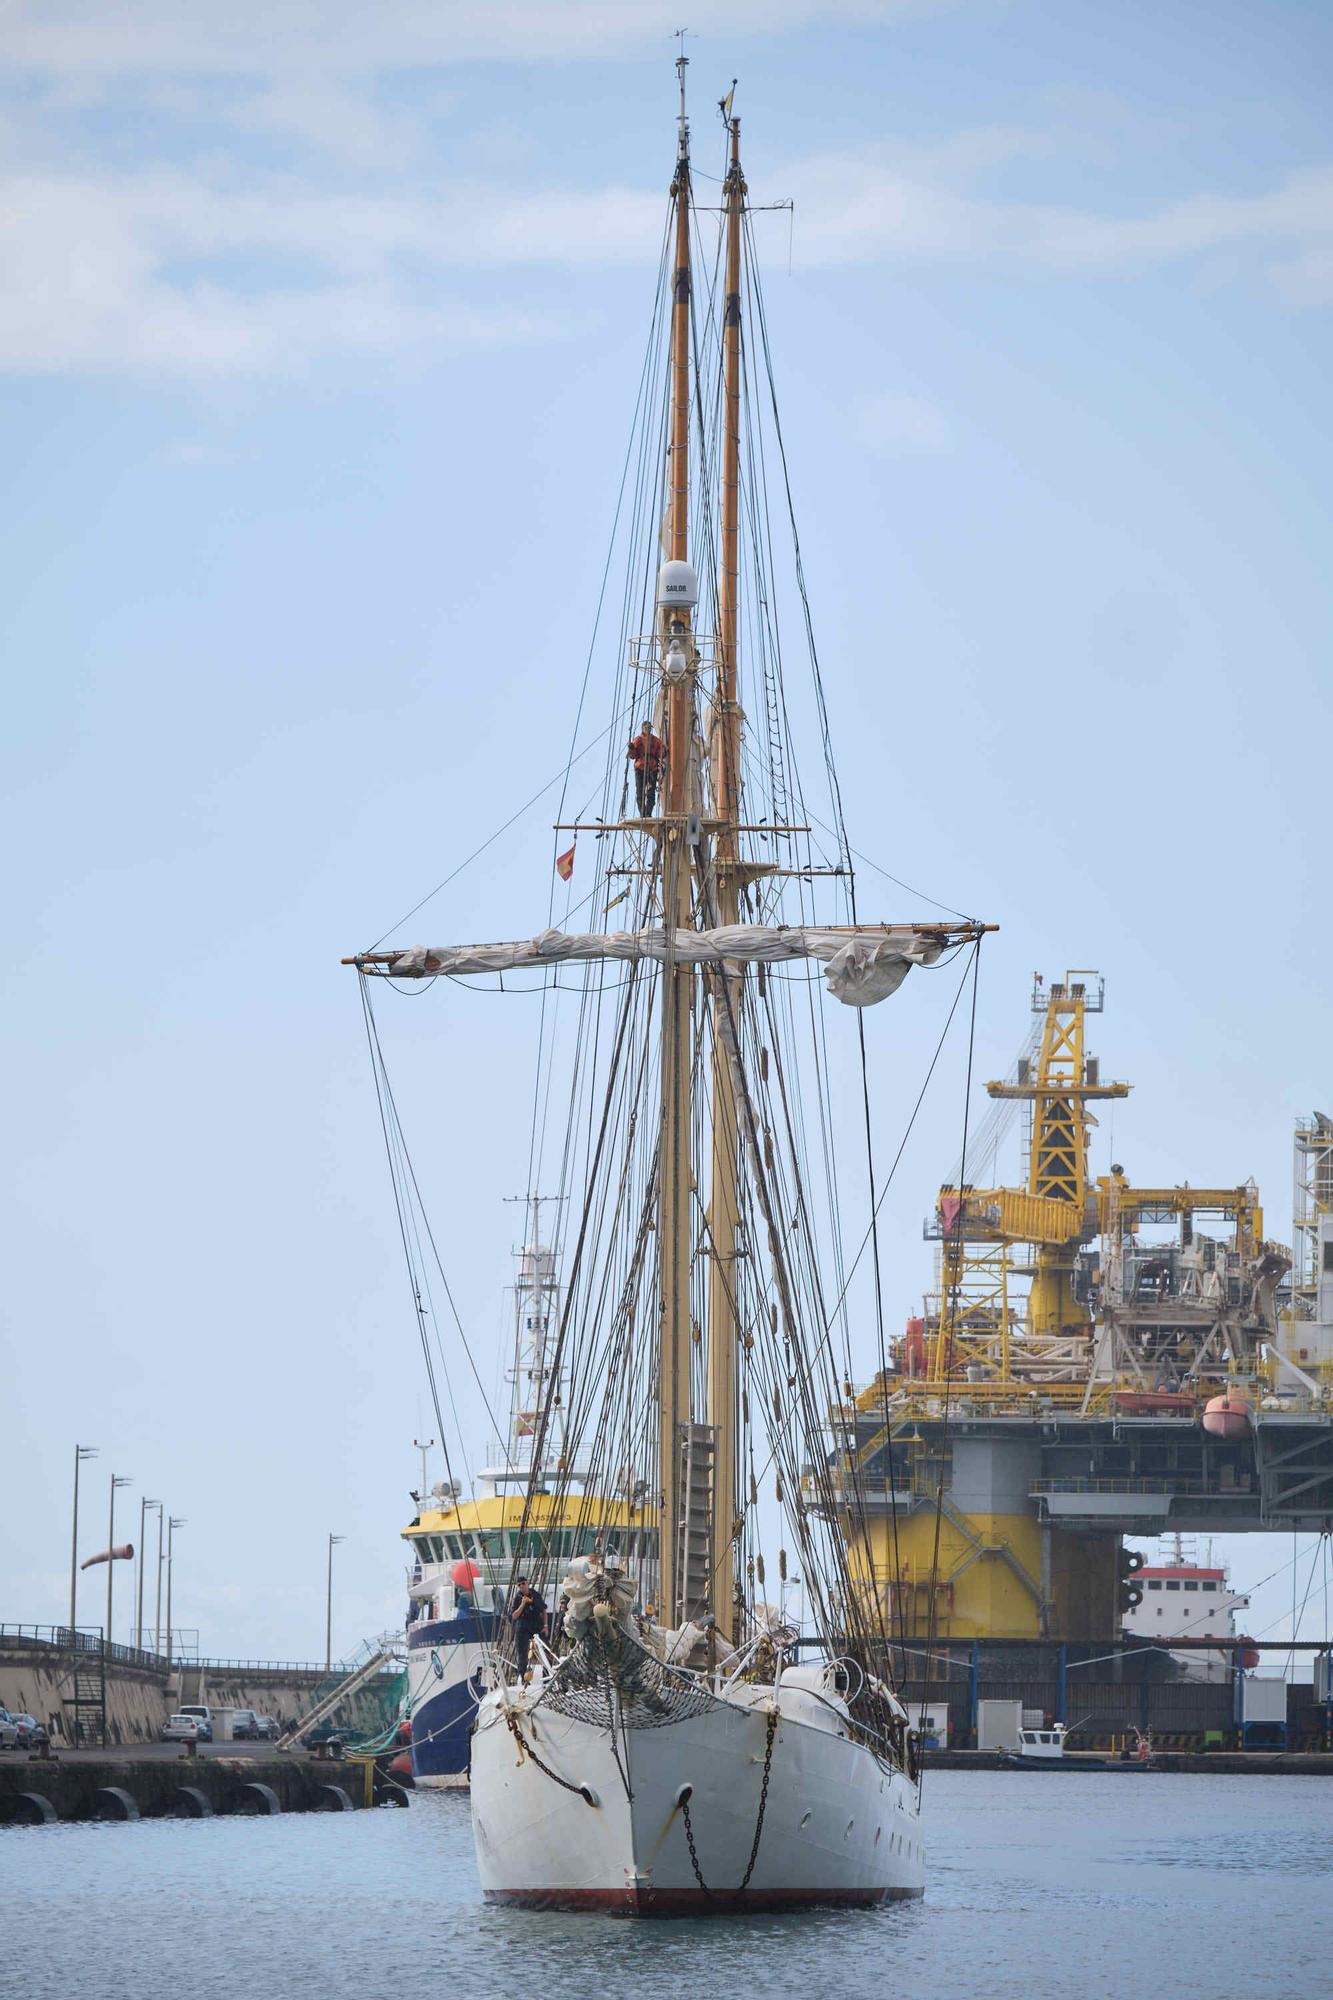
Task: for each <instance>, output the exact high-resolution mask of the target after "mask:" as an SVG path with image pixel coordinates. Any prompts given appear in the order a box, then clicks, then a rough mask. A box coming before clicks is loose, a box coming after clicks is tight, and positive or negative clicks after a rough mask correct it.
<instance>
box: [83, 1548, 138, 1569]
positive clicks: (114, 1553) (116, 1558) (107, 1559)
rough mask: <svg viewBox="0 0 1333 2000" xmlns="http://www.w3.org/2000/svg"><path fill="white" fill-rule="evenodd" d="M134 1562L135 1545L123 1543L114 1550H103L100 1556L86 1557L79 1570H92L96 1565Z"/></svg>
mask: <svg viewBox="0 0 1333 2000" xmlns="http://www.w3.org/2000/svg"><path fill="white" fill-rule="evenodd" d="M133 1560H134V1543H133V1542H121V1543H120V1544H119V1546H118V1547H116V1548H114V1549H103V1550H102V1553H101V1554H100V1555H97V1556H88V1557H86V1558H85V1560H84V1561H83V1562H81V1563H80V1564H79V1568H80V1569H91V1568H92V1566H93V1564H94V1563H121V1562H133Z"/></svg>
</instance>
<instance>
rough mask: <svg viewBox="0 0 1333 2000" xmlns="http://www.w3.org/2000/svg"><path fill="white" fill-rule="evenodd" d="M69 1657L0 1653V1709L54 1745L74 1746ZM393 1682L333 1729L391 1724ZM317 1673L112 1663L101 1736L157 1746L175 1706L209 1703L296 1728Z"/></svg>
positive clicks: (34, 1643)
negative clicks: (38, 1728)
mask: <svg viewBox="0 0 1333 2000" xmlns="http://www.w3.org/2000/svg"><path fill="white" fill-rule="evenodd" d="M80 1658H81V1665H82V1668H83V1670H84V1671H85V1672H86V1671H88V1670H89V1669H90V1668H91V1669H94V1670H95V1669H96V1666H97V1657H96V1655H91V1656H90V1655H87V1654H84V1655H82V1656H80ZM74 1659H75V1656H74V1655H73V1654H72V1653H70V1652H68V1651H66V1650H65V1649H64V1648H62V1647H59V1646H56V1645H52V1644H50V1643H48V1642H45V1641H42V1640H31V1641H26V1642H19V1643H15V1642H14V1641H13V1640H12V1639H7V1640H6V1643H5V1644H4V1646H3V1647H0V1708H9V1709H13V1710H14V1711H15V1712H16V1713H18V1714H27V1715H35V1716H36V1717H37V1719H38V1721H39V1722H42V1723H44V1724H45V1725H46V1728H47V1730H48V1731H49V1732H50V1736H51V1741H52V1743H54V1744H57V1745H59V1744H62V1743H70V1742H71V1741H72V1740H73V1711H72V1710H71V1709H69V1708H68V1707H66V1705H65V1704H66V1697H68V1696H70V1695H72V1694H73V1692H74V1682H73V1674H74ZM392 1679H394V1676H393V1675H392V1674H387V1675H385V1676H383V1677H378V1676H377V1678H376V1680H374V1681H371V1682H369V1683H368V1684H367V1685H366V1686H365V1687H364V1688H361V1689H358V1690H357V1692H356V1693H355V1694H354V1695H352V1696H351V1698H350V1699H349V1700H348V1701H346V1702H344V1703H343V1704H342V1705H341V1706H340V1708H339V1709H338V1710H337V1713H336V1720H337V1723H338V1725H339V1727H340V1728H343V1729H347V1730H349V1731H352V1730H357V1731H365V1732H367V1733H369V1732H371V1731H373V1730H376V1729H378V1728H380V1727H381V1726H382V1725H383V1724H384V1723H385V1722H387V1721H388V1720H389V1719H391V1718H390V1717H389V1716H388V1715H386V1712H385V1693H386V1688H385V1685H383V1683H386V1682H388V1681H391V1680H392ZM327 1681H328V1676H327V1675H326V1674H325V1673H324V1670H323V1668H322V1667H310V1668H301V1667H275V1668H267V1667H252V1666H244V1665H241V1666H235V1667H232V1666H228V1665H225V1664H219V1665H217V1666H212V1665H210V1664H209V1662H207V1661H203V1662H195V1661H190V1662H185V1663H183V1664H181V1665H178V1666H173V1668H172V1670H171V1672H170V1674H168V1672H167V1669H166V1665H165V1663H163V1664H162V1665H161V1666H151V1665H137V1664H134V1663H132V1662H129V1661H126V1660H117V1659H112V1660H109V1661H108V1662H107V1670H106V1713H107V1734H108V1737H109V1738H110V1742H111V1744H112V1746H119V1745H122V1744H125V1745H127V1744H135V1743H153V1742H156V1741H157V1739H158V1737H159V1735H160V1733H161V1729H162V1724H163V1723H164V1722H165V1721H166V1719H167V1717H168V1716H169V1715H170V1714H172V1712H173V1711H174V1710H175V1709H176V1708H178V1707H179V1706H180V1704H181V1703H182V1702H208V1703H209V1704H210V1705H211V1706H212V1707H215V1708H253V1709H254V1710H255V1712H256V1714H258V1715H271V1716H273V1717H275V1718H276V1720H277V1721H278V1722H279V1724H281V1725H282V1726H284V1727H285V1726H286V1724H288V1723H289V1722H295V1721H296V1720H297V1718H298V1717H299V1716H301V1715H304V1714H305V1713H306V1712H307V1710H308V1709H309V1708H310V1706H311V1704H312V1702H313V1701H314V1699H315V1697H316V1694H317V1693H318V1691H319V1690H320V1689H321V1688H322V1687H324V1686H326V1685H327Z"/></svg>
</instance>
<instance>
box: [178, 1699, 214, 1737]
mask: <svg viewBox="0 0 1333 2000" xmlns="http://www.w3.org/2000/svg"><path fill="white" fill-rule="evenodd" d="M179 1713H180V1714H181V1715H192V1716H193V1717H194V1719H195V1721H196V1722H197V1723H198V1724H199V1741H200V1742H201V1743H211V1742H212V1741H213V1711H212V1709H211V1708H209V1707H208V1705H207V1703H206V1702H202V1701H200V1702H194V1701H187V1702H186V1704H185V1706H184V1708H182V1709H181V1710H179Z"/></svg>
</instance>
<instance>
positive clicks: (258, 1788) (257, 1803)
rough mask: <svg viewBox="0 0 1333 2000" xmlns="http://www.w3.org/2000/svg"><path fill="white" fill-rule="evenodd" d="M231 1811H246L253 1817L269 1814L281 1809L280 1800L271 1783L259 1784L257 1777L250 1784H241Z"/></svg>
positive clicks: (278, 1811)
mask: <svg viewBox="0 0 1333 2000" xmlns="http://www.w3.org/2000/svg"><path fill="white" fill-rule="evenodd" d="M232 1811H233V1812H236V1813H247V1814H250V1815H252V1816H254V1817H258V1816H260V1815H270V1816H271V1815H272V1814H274V1813H280V1812H281V1811H282V1800H281V1799H280V1798H279V1797H278V1795H277V1793H276V1792H275V1791H274V1789H273V1787H272V1785H264V1784H261V1783H260V1782H259V1780H258V1779H255V1780H253V1781H252V1782H251V1783H250V1784H247V1785H242V1786H241V1788H240V1791H239V1792H238V1793H237V1795H236V1803H235V1805H234V1806H233V1807H232Z"/></svg>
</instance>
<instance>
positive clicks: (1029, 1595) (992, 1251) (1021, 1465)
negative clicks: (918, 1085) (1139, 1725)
mask: <svg viewBox="0 0 1333 2000" xmlns="http://www.w3.org/2000/svg"><path fill="white" fill-rule="evenodd" d="M1103 1001H1104V986H1103V982H1102V980H1101V978H1100V976H1099V975H1098V974H1096V973H1078V972H1071V973H1069V974H1067V975H1066V977H1065V978H1064V979H1063V980H1062V981H1058V982H1054V983H1047V982H1045V981H1044V980H1043V979H1042V978H1041V977H1040V976H1038V977H1037V979H1036V982H1035V985H1034V989H1033V994H1032V1026H1031V1031H1030V1033H1029V1035H1028V1036H1027V1038H1026V1040H1025V1043H1024V1046H1023V1048H1022V1050H1021V1051H1020V1053H1019V1055H1018V1057H1017V1059H1016V1061H1015V1063H1014V1065H1013V1068H1012V1070H1011V1073H1010V1075H1009V1076H1008V1077H1007V1078H1005V1079H1003V1080H1002V1081H996V1082H992V1083H990V1084H988V1085H987V1090H988V1093H989V1096H990V1098H991V1110H990V1113H989V1115H988V1117H987V1118H986V1119H985V1120H984V1121H983V1123H982V1125H981V1128H980V1129H979V1130H978V1132H977V1133H976V1134H975V1135H974V1138H973V1140H972V1143H971V1144H970V1146H969V1154H968V1165H967V1167H966V1169H963V1168H962V1167H961V1165H960V1168H959V1169H957V1170H956V1171H955V1173H954V1176H953V1178H952V1180H951V1181H950V1182H948V1183H946V1184H945V1185H944V1186H942V1187H941V1189H940V1191H939V1197H938V1200H937V1203H936V1205H935V1208H934V1211H933V1213H932V1215H931V1217H930V1219H929V1220H928V1222H927V1224H926V1230H925V1233H926V1236H927V1238H928V1239H930V1240H932V1241H933V1242H934V1243H935V1244H936V1245H937V1257H936V1284H935V1288H934V1291H933V1293H932V1294H930V1295H929V1296H928V1297H927V1298H926V1299H925V1300H924V1302H923V1309H922V1311H921V1312H920V1313H919V1314H914V1315H913V1316H912V1317H911V1318H909V1319H908V1321H907V1325H906V1329H905V1331H904V1333H903V1334H902V1336H901V1337H900V1338H898V1339H897V1340H895V1341H894V1342H893V1343H892V1345H891V1347H890V1350H889V1353H888V1355H887V1357H886V1358H887V1366H886V1367H885V1368H884V1369H883V1370H882V1371H881V1372H880V1373H879V1374H878V1375H877V1376H876V1378H875V1380H874V1381H872V1382H871V1383H870V1384H869V1386H868V1387H864V1388H861V1389H857V1388H855V1387H854V1386H853V1385H852V1384H851V1383H848V1384H846V1385H845V1401H844V1402H843V1403H842V1404H841V1405H839V1406H838V1407H837V1408H836V1409H835V1410H834V1411H833V1412H832V1413H831V1436H830V1455H831V1462H832V1464H833V1465H834V1466H835V1467H836V1470H837V1474H838V1486H839V1490H840V1492H841V1494H842V1495H844V1496H845V1497H846V1498H847V1500H848V1502H849V1507H848V1513H847V1516H846V1522H847V1528H848V1532H849V1534H851V1533H853V1532H855V1533H856V1534H857V1536H858V1539H860V1541H861V1544H862V1548H863V1557H864V1563H865V1569H866V1573H867V1576H868V1577H873V1580H874V1587H875V1588H876V1589H878V1590H880V1591H881V1592H883V1593H885V1595H886V1597H887V1598H888V1599H889V1600H890V1609H891V1612H892V1614H893V1624H894V1629H895V1631H896V1633H897V1635H898V1637H899V1639H900V1641H901V1642H902V1643H903V1644H904V1645H910V1644H912V1643H918V1644H919V1643H920V1642H921V1641H923V1640H927V1639H934V1640H938V1641H959V1640H973V1639H978V1640H1003V1641H1010V1642H1012V1641H1017V1640H1033V1641H1041V1640H1048V1641H1050V1640H1057V1641H1058V1640H1077V1641H1083V1640H1088V1639H1097V1640H1105V1639H1110V1638H1114V1637H1118V1636H1119V1635H1120V1633H1121V1631H1122V1620H1123V1615H1124V1613H1125V1611H1126V1610H1127V1609H1129V1608H1131V1607H1132V1606H1133V1605H1135V1604H1137V1603H1138V1602H1139V1601H1140V1598H1141V1590H1140V1586H1139V1584H1138V1583H1137V1582H1136V1580H1135V1571H1136V1570H1137V1568H1138V1567H1139V1566H1140V1564H1141V1562H1142V1558H1141V1557H1140V1556H1139V1555H1137V1554H1136V1553H1131V1552H1129V1551H1126V1550H1125V1548H1124V1544H1123V1537H1125V1536H1126V1535H1130V1536H1153V1535H1159V1534H1162V1533H1165V1532H1167V1531H1177V1532H1179V1531H1183V1532H1185V1533H1199V1534H1204V1535H1208V1534H1235V1533H1245V1532H1250V1531H1264V1530H1266V1531H1273V1530H1292V1529H1300V1530H1303V1531H1316V1530H1318V1531H1327V1530H1329V1529H1333V1122H1330V1121H1329V1120H1328V1119H1327V1118H1325V1117H1323V1116H1322V1115H1316V1116H1315V1117H1314V1118H1313V1119H1312V1120H1310V1121H1309V1122H1308V1123H1303V1124H1302V1125H1301V1126H1299V1127H1298V1129H1297V1134H1296V1200H1295V1213H1294V1224H1293V1234H1294V1238H1295V1246H1294V1250H1293V1248H1290V1247H1288V1246H1287V1245H1285V1244H1282V1243H1278V1242H1274V1241H1272V1240H1270V1239H1269V1238H1268V1237H1267V1236H1266V1235H1265V1230H1264V1214H1263V1209H1262V1207H1261V1205H1260V1199H1259V1191H1258V1189H1257V1188H1256V1187H1255V1186H1254V1185H1253V1183H1252V1182H1238V1183H1235V1184H1231V1185H1227V1184H1213V1185H1200V1186H1194V1185H1192V1184H1185V1185H1181V1186H1178V1187H1164V1186H1161V1185H1156V1184H1150V1185H1140V1184H1139V1183H1138V1182H1137V1181H1136V1180H1135V1179H1134V1178H1132V1175H1131V1172H1130V1171H1129V1170H1127V1169H1126V1168H1124V1167H1122V1166H1121V1165H1120V1164H1118V1163H1117V1164H1115V1165H1113V1166H1112V1168H1111V1171H1110V1173H1109V1174H1107V1175H1103V1176H1100V1177H1099V1178H1097V1179H1096V1180H1094V1179H1092V1178H1091V1176H1090V1174H1089V1165H1088V1139H1089V1127H1090V1124H1091V1123H1092V1113H1091V1111H1090V1106H1091V1105H1092V1104H1093V1103H1095V1102H1096V1101H1097V1100H1099V1099H1109V1098H1116V1097H1122V1096H1124V1095H1125V1094H1126V1093H1127V1091H1128V1089H1129V1085H1128V1084H1127V1083H1122V1082H1111V1081H1103V1079H1102V1075H1101V1070H1100V1065H1099V1062H1098V1059H1097V1058H1096V1057H1095V1056H1094V1055H1092V1054H1090V1053H1089V1051H1088V1048H1087V1043H1086V1033H1087V1027H1088V1023H1089V1020H1090V1018H1091V1017H1093V1016H1096V1015H1099V1014H1100V1013H1101V1012H1102V1009H1103ZM1017 1115H1021V1117H1022V1119H1023V1121H1024V1122H1023V1127H1022V1135H1023V1150H1024V1157H1025V1173H1024V1176H1023V1181H1022V1184H1021V1185H1018V1186H1003V1185H998V1184H997V1185H982V1184H980V1181H979V1179H978V1176H977V1175H976V1174H975V1173H974V1172H973V1169H972V1164H971V1163H972V1162H974V1161H976V1162H982V1163H983V1164H984V1165H985V1166H987V1167H988V1168H989V1170H990V1177H991V1178H992V1179H995V1178H996V1169H995V1167H994V1165H993V1162H994V1161H995V1160H996V1159H997V1157H998V1152H999V1146H1000V1143H1001V1141H1002V1140H1003V1139H1004V1138H1005V1136H1006V1133H1007V1131H1008V1130H1009V1128H1010V1126H1011V1124H1012V1122H1013V1120H1014V1118H1015V1116H1017ZM854 1496H859V1498H860V1501H861V1506H862V1509H863V1510H864V1512H865V1514H866V1515H867V1516H868V1517H869V1522H870V1525H869V1528H868V1530H867V1531H866V1534H865V1535H864V1536H862V1535H861V1531H860V1530H859V1529H857V1530H855V1531H854V1530H853V1527H852V1523H853V1521H854V1519H855V1517H856V1511H857V1510H855V1509H854V1508H852V1507H851V1505H850V1502H851V1501H852V1499H853V1497H854Z"/></svg>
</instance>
